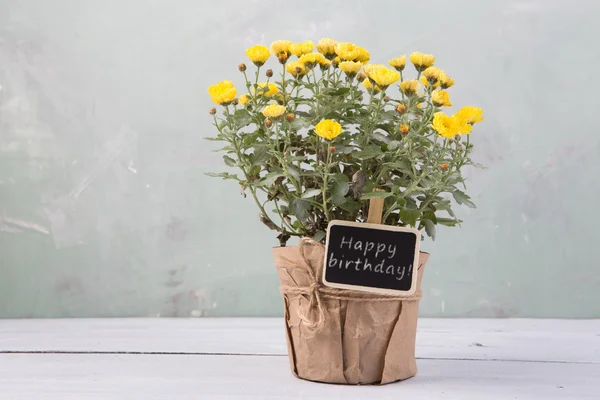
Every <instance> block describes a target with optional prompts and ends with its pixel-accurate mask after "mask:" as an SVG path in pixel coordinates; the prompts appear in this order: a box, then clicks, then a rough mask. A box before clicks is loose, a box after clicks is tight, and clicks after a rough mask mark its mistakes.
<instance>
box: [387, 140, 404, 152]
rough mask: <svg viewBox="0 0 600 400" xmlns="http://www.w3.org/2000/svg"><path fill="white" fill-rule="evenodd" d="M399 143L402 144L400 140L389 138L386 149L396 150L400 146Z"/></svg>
mask: <svg viewBox="0 0 600 400" xmlns="http://www.w3.org/2000/svg"><path fill="white" fill-rule="evenodd" d="M401 144H402V142H399V141H397V140H391V141H390V142H389V143H388V149H390V150H396V149H397V148H398V147H400V145H401Z"/></svg>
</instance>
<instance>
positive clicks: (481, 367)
mask: <svg viewBox="0 0 600 400" xmlns="http://www.w3.org/2000/svg"><path fill="white" fill-rule="evenodd" d="M417 357H418V358H419V360H418V366H419V374H418V375H417V377H416V378H413V379H410V380H407V381H405V382H401V383H395V384H391V385H386V386H382V387H377V386H363V387H347V386H340V385H326V384H318V383H312V382H305V381H302V380H299V379H296V378H294V377H293V376H292V374H291V373H290V371H289V363H288V360H287V356H286V347H285V337H284V331H283V321H282V320H280V319H107V320H102V319H77V320H0V399H3V400H4V399H19V400H20V399H88V398H91V399H99V398H103V399H188V398H190V399H192V398H193V399H222V398H240V399H288V398H289V399H297V398H298V399H300V398H307V399H308V398H310V399H367V398H371V397H374V398H377V399H401V398H411V399H459V400H469V399H473V400H476V399H477V400H479V399H481V400H485V399H594V400H598V399H600V321H599V320H594V321H577V320H457V319H449V320H444V319H422V320H420V323H419V333H418V343H417Z"/></svg>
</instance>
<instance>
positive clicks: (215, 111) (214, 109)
mask: <svg viewBox="0 0 600 400" xmlns="http://www.w3.org/2000/svg"><path fill="white" fill-rule="evenodd" d="M208 113H209V114H210V115H215V114H216V113H217V109H216V108H214V107H213V108H211V109H210V110H208Z"/></svg>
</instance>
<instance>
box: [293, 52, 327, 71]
mask: <svg viewBox="0 0 600 400" xmlns="http://www.w3.org/2000/svg"><path fill="white" fill-rule="evenodd" d="M321 60H325V56H323V54H321V53H309V54H304V55H303V56H302V57H300V58H299V59H298V61H299V62H300V63H302V64H304V66H305V67H306V68H308V69H313V68H314V67H315V66H316V65H317V64H319V63H320V62H321Z"/></svg>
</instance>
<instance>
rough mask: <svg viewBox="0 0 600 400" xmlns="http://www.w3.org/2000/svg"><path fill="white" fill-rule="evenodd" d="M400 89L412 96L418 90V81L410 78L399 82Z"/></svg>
mask: <svg viewBox="0 0 600 400" xmlns="http://www.w3.org/2000/svg"><path fill="white" fill-rule="evenodd" d="M400 90H402V93H404V94H405V95H407V96H413V95H414V94H415V93H417V90H419V81H417V80H416V79H410V80H408V81H404V82H400Z"/></svg>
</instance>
